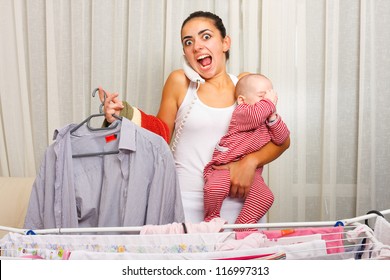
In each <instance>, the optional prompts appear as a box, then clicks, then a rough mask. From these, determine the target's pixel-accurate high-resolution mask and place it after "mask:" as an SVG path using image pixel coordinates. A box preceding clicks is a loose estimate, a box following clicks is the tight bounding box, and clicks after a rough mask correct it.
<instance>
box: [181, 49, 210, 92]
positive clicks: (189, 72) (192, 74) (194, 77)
mask: <svg viewBox="0 0 390 280" xmlns="http://www.w3.org/2000/svg"><path fill="white" fill-rule="evenodd" d="M182 65H183V70H184V74H185V75H186V76H187V78H188V79H190V81H192V82H194V83H197V84H198V88H199V86H200V84H203V83H204V82H205V80H204V79H203V78H202V77H201V76H200V75H199V74H198V73H197V72H196V71H195V70H194V69H193V68H192V67H191V65H190V64H189V63H188V61H187V58H186V57H185V55H183V63H182Z"/></svg>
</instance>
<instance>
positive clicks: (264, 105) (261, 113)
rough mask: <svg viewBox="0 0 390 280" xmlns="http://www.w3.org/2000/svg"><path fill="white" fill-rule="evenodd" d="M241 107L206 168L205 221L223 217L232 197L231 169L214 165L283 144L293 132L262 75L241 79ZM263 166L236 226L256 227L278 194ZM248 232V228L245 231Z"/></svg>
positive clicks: (274, 94)
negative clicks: (264, 175)
mask: <svg viewBox="0 0 390 280" xmlns="http://www.w3.org/2000/svg"><path fill="white" fill-rule="evenodd" d="M236 98H237V104H238V105H237V107H236V108H235V110H234V112H233V115H232V119H231V121H230V125H229V129H228V132H227V134H225V135H224V136H223V137H222V138H221V140H220V141H219V143H218V144H217V145H216V147H215V149H214V152H213V157H212V160H211V161H210V162H209V163H208V164H207V165H206V167H205V169H204V173H203V176H204V179H205V186H204V208H205V209H204V214H205V215H204V220H205V221H206V222H207V221H211V220H212V219H214V218H219V217H220V210H221V206H222V203H223V200H224V199H225V198H226V197H227V196H228V195H229V190H230V174H229V170H228V169H222V170H220V169H214V168H213V166H216V165H224V164H227V163H229V162H232V161H237V160H239V159H241V158H243V157H244V156H245V155H247V154H249V153H252V152H255V151H258V150H259V149H261V148H262V147H263V146H264V145H265V144H267V143H268V142H269V141H272V142H274V143H275V144H277V145H281V144H282V143H283V142H284V141H285V140H286V139H287V137H288V136H289V134H290V132H289V130H288V128H287V126H286V124H285V123H284V122H283V121H282V119H281V117H280V116H279V115H278V114H276V107H275V106H276V103H277V100H278V97H277V94H276V92H274V91H273V87H272V83H271V81H270V80H269V79H268V78H266V77H265V76H263V75H260V74H249V75H246V76H244V77H243V78H241V79H240V80H239V81H238V83H237V86H236ZM262 171H263V166H260V167H258V168H257V169H256V174H255V178H254V182H253V185H252V186H251V188H250V190H249V193H248V195H247V197H246V198H245V201H244V204H243V207H242V209H241V212H240V214H239V215H238V217H237V219H236V224H254V223H257V222H258V221H259V220H260V218H261V217H263V216H264V214H265V213H267V211H268V210H269V209H270V207H271V206H272V204H273V202H274V195H273V193H272V191H271V190H270V189H269V188H268V186H267V185H266V184H265V182H264V180H263V178H262ZM245 230H248V229H245Z"/></svg>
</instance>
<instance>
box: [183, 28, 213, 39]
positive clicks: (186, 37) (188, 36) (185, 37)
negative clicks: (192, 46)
mask: <svg viewBox="0 0 390 280" xmlns="http://www.w3.org/2000/svg"><path fill="white" fill-rule="evenodd" d="M206 31H209V32H212V31H211V30H210V29H207V28H206V29H203V30H201V31H199V32H198V35H200V34H202V33H204V32H206ZM190 38H192V36H191V35H187V36H184V37H183V39H182V41H183V40H185V39H190Z"/></svg>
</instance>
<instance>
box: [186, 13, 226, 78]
mask: <svg viewBox="0 0 390 280" xmlns="http://www.w3.org/2000/svg"><path fill="white" fill-rule="evenodd" d="M181 40H182V44H183V50H184V54H185V56H186V57H187V60H188V62H189V63H190V65H191V66H192V68H194V70H195V71H196V72H198V73H199V74H200V75H201V76H202V77H203V78H205V79H209V78H212V77H214V76H215V75H216V74H217V73H219V72H220V71H224V70H225V68H226V57H225V52H226V51H228V50H229V48H230V38H229V37H228V36H226V37H225V38H222V36H221V33H220V31H219V30H218V29H217V28H216V27H215V25H214V22H213V21H212V20H211V19H207V18H193V19H191V20H190V21H188V22H187V23H186V24H185V25H184V26H183V29H182V31H181Z"/></svg>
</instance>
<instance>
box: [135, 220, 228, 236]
mask: <svg viewBox="0 0 390 280" xmlns="http://www.w3.org/2000/svg"><path fill="white" fill-rule="evenodd" d="M224 224H226V220H224V219H221V218H215V219H213V220H211V221H210V222H201V223H196V224H192V223H172V224H167V225H145V226H142V228H141V231H140V234H181V233H200V232H204V233H214V232H220V231H223V229H222V226H223V225H224ZM185 230H186V231H187V232H185Z"/></svg>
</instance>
